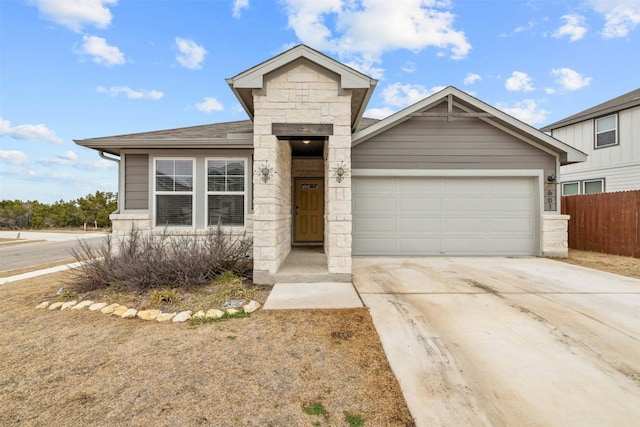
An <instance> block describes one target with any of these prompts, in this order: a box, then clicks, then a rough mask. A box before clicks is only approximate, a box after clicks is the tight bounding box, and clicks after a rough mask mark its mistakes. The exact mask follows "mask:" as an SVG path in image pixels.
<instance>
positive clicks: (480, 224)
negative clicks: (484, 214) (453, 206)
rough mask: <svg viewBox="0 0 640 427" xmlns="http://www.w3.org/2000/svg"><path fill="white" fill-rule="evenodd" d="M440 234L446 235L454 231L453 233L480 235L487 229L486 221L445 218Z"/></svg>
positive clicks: (480, 219) (483, 219)
mask: <svg viewBox="0 0 640 427" xmlns="http://www.w3.org/2000/svg"><path fill="white" fill-rule="evenodd" d="M443 225H444V227H443V229H442V234H443V235H447V234H449V233H451V232H452V231H449V230H455V233H465V234H468V233H482V234H484V232H485V229H486V228H487V220H486V219H485V218H473V217H471V218H446V219H445V220H444V221H443Z"/></svg>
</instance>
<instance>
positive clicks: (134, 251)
mask: <svg viewBox="0 0 640 427" xmlns="http://www.w3.org/2000/svg"><path fill="white" fill-rule="evenodd" d="M250 248H251V242H250V241H248V240H246V239H245V238H244V237H243V236H234V235H232V234H231V233H226V232H225V231H224V230H222V229H221V228H220V227H217V228H211V229H209V230H208V231H207V233H206V234H197V233H193V234H190V235H174V234H171V233H169V232H168V231H167V230H163V231H162V232H159V233H155V234H142V233H141V232H140V230H137V229H132V230H131V231H130V232H129V234H128V235H127V236H125V237H124V238H123V239H122V240H121V241H117V242H114V239H113V238H111V237H109V238H108V239H107V241H106V243H105V244H104V245H102V246H101V247H100V248H98V249H93V248H92V247H91V246H90V245H89V244H87V243H86V242H85V241H81V242H80V247H79V249H77V250H73V251H72V253H71V254H72V256H73V257H74V258H75V259H76V260H77V261H79V262H80V263H81V265H80V267H79V268H77V269H76V270H74V273H75V274H74V276H73V279H72V280H73V283H74V285H75V287H76V288H77V289H78V290H80V291H83V292H85V291H91V290H96V289H105V288H107V287H111V288H113V289H116V290H121V291H134V292H141V291H144V290H147V289H156V288H166V287H170V288H182V289H188V288H191V287H194V286H200V285H203V284H206V283H209V282H211V281H212V280H214V279H215V278H216V277H217V276H218V275H219V274H221V273H223V272H225V271H232V272H234V273H236V274H238V275H240V276H246V275H247V274H248V273H249V270H250V260H249V258H248V254H249V250H250Z"/></svg>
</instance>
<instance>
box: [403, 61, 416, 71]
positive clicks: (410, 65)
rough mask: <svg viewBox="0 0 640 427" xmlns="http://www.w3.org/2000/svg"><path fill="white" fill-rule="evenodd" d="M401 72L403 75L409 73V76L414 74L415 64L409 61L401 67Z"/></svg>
mask: <svg viewBox="0 0 640 427" xmlns="http://www.w3.org/2000/svg"><path fill="white" fill-rule="evenodd" d="M402 71H404V72H405V73H409V74H411V73H415V71H416V64H415V63H413V62H411V61H409V62H407V63H406V64H405V65H404V67H402Z"/></svg>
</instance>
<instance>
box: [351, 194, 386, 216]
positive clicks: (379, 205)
mask: <svg viewBox="0 0 640 427" xmlns="http://www.w3.org/2000/svg"><path fill="white" fill-rule="evenodd" d="M353 210H354V211H356V210H357V211H368V212H375V213H379V212H389V213H395V211H396V201H395V199H393V198H391V199H390V198H389V197H381V196H372V197H356V198H354V200H353Z"/></svg>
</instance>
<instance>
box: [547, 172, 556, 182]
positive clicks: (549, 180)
mask: <svg viewBox="0 0 640 427" xmlns="http://www.w3.org/2000/svg"><path fill="white" fill-rule="evenodd" d="M547 183H548V184H557V183H558V181H556V174H555V173H552V174H551V175H549V176H548V177H547Z"/></svg>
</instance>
